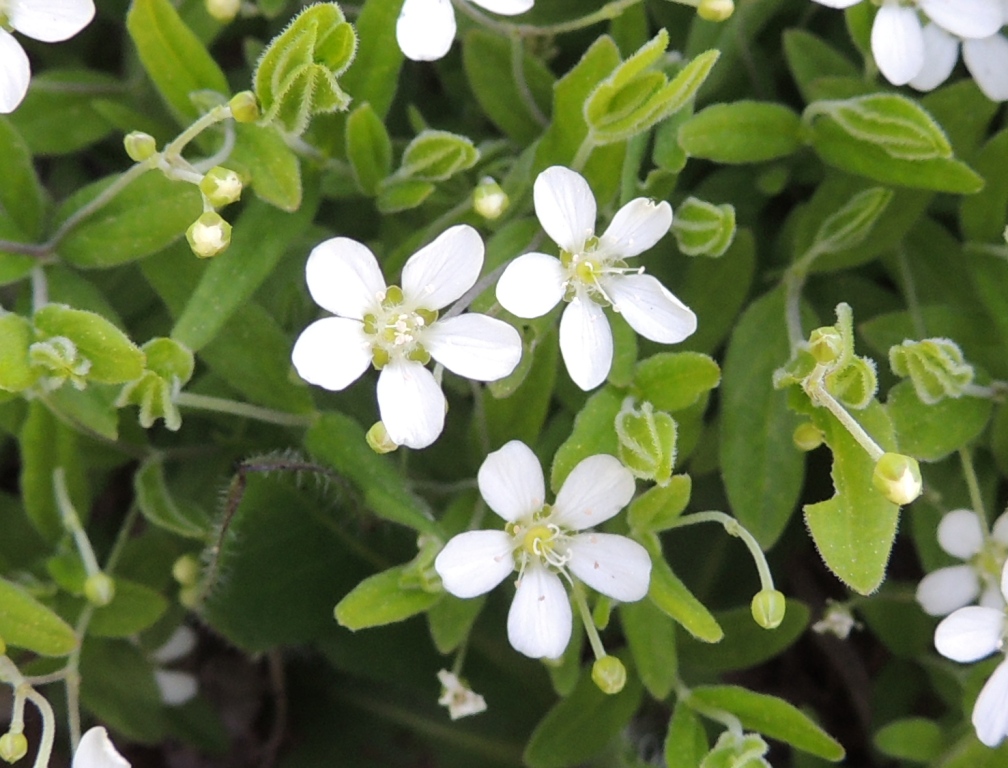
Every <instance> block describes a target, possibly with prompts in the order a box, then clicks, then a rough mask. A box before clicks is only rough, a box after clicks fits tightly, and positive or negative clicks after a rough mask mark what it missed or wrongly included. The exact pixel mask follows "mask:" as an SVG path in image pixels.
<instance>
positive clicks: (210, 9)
mask: <svg viewBox="0 0 1008 768" xmlns="http://www.w3.org/2000/svg"><path fill="white" fill-rule="evenodd" d="M205 3H206V10H207V13H209V14H210V16H211V17H212V18H214V19H216V20H217V21H219V22H220V23H221V24H227V23H228V22H230V21H233V20H234V18H235V16H237V15H238V11H240V10H241V0H205Z"/></svg>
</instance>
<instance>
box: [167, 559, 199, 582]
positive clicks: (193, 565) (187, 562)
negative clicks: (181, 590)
mask: <svg viewBox="0 0 1008 768" xmlns="http://www.w3.org/2000/svg"><path fill="white" fill-rule="evenodd" d="M200 570H201V569H200V564H199V561H197V560H196V558H195V557H193V556H192V555H182V557H180V558H179V559H178V560H176V561H175V562H174V563H173V564H172V569H171V572H172V577H173V578H174V579H175V581H177V582H178V583H179V584H181V585H182V586H183V587H191V586H192V585H193V584H196V583H197V582H198V581H199V577H200Z"/></svg>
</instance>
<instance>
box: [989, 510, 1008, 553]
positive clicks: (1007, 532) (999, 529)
mask: <svg viewBox="0 0 1008 768" xmlns="http://www.w3.org/2000/svg"><path fill="white" fill-rule="evenodd" d="M991 538H993V539H994V541H996V542H998V543H999V544H1005V545H1008V512H1002V513H1001V514H1000V515H998V518H997V520H995V521H994V525H992V526H991Z"/></svg>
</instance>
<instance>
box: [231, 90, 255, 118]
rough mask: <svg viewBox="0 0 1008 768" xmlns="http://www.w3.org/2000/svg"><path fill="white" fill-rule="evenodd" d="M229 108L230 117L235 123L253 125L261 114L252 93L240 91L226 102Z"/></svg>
mask: <svg viewBox="0 0 1008 768" xmlns="http://www.w3.org/2000/svg"><path fill="white" fill-rule="evenodd" d="M228 106H229V107H231V117H233V118H234V120H235V122H236V123H254V122H255V121H256V120H258V119H259V118H260V117H261V115H262V113H261V112H260V111H259V102H258V101H257V100H256V97H255V94H254V93H252V91H240V92H239V93H236V94H235V95H234V96H232V97H231V101H229V102H228Z"/></svg>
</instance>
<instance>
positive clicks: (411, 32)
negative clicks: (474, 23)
mask: <svg viewBox="0 0 1008 768" xmlns="http://www.w3.org/2000/svg"><path fill="white" fill-rule="evenodd" d="M454 39H455V11H454V9H453V8H452V5H451V0H406V2H405V3H403V7H402V11H401V12H400V13H399V20H398V21H397V22H396V41H397V42H398V43H399V48H400V50H402V52H403V54H404V55H405V56H406V58H408V59H413V61H436V60H437V59H440V58H442V57H443V56H444V55H445V54H446V53H448V49H449V48H451V44H452V41H453V40H454Z"/></svg>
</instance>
